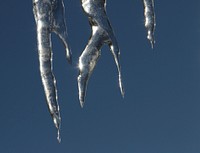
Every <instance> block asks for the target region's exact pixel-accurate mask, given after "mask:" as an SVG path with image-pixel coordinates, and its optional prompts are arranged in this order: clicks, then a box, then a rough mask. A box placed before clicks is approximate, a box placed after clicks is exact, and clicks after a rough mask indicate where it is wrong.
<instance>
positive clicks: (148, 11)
mask: <svg viewBox="0 0 200 153" xmlns="http://www.w3.org/2000/svg"><path fill="white" fill-rule="evenodd" d="M143 4H144V17H145V27H146V29H147V39H148V40H149V41H150V43H151V47H152V48H153V47H154V44H155V40H154V31H155V26H156V22H155V12H154V0H143Z"/></svg>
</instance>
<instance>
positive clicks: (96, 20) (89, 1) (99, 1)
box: [77, 0, 124, 107]
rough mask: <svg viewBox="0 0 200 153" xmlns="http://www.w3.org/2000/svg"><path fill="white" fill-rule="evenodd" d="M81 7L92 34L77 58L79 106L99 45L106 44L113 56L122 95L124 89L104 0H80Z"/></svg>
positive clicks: (115, 44)
mask: <svg viewBox="0 0 200 153" xmlns="http://www.w3.org/2000/svg"><path fill="white" fill-rule="evenodd" d="M81 3H82V8H83V10H84V12H85V14H86V15H87V16H88V19H89V22H90V26H91V29H92V34H91V37H90V39H89V42H88V44H87V46H86V47H85V50H84V51H83V53H82V54H81V56H80V58H79V64H78V66H79V76H78V79H77V80H78V89H79V100H80V104H81V107H83V105H84V101H85V95H86V89H87V84H88V80H89V78H90V76H91V74H92V72H93V70H94V68H95V66H96V64H97V61H98V59H99V57H100V55H101V51H100V50H101V47H102V46H103V45H104V44H108V45H109V47H110V50H111V53H112V55H113V57H114V60H115V63H116V66H117V70H118V73H119V87H120V90H121V94H122V96H124V89H123V85H122V78H121V68H120V62H119V56H120V50H119V47H118V43H117V40H116V38H115V35H114V33H113V30H112V27H111V25H110V22H109V20H108V17H107V15H106V8H105V6H106V1H105V0H82V1H81Z"/></svg>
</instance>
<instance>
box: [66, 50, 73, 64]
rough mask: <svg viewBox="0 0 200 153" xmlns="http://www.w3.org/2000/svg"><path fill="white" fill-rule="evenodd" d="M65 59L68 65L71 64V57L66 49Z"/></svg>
mask: <svg viewBox="0 0 200 153" xmlns="http://www.w3.org/2000/svg"><path fill="white" fill-rule="evenodd" d="M66 58H67V61H68V63H69V64H72V55H71V52H70V50H69V49H68V48H66Z"/></svg>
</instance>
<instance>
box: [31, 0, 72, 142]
mask: <svg viewBox="0 0 200 153" xmlns="http://www.w3.org/2000/svg"><path fill="white" fill-rule="evenodd" d="M33 13H34V17H35V21H36V26H37V42H38V54H39V65H40V74H41V79H42V83H43V87H44V91H45V96H46V100H47V105H48V108H49V112H50V114H51V116H52V119H53V122H54V124H55V126H56V128H57V130H58V141H60V140H61V139H60V126H61V117H60V111H59V105H58V101H57V89H56V80H55V77H54V75H53V72H52V44H51V33H52V32H54V33H56V34H57V35H58V37H59V38H60V39H61V41H62V42H63V44H64V47H65V50H66V57H67V60H68V61H69V62H71V52H70V50H69V48H68V45H67V37H66V23H65V12H64V4H63V1H62V0H33Z"/></svg>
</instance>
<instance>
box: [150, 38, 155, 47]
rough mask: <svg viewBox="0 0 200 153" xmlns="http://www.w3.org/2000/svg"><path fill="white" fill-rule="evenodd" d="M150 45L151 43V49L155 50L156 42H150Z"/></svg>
mask: <svg viewBox="0 0 200 153" xmlns="http://www.w3.org/2000/svg"><path fill="white" fill-rule="evenodd" d="M150 43H151V48H152V49H154V44H155V41H154V40H150Z"/></svg>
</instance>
